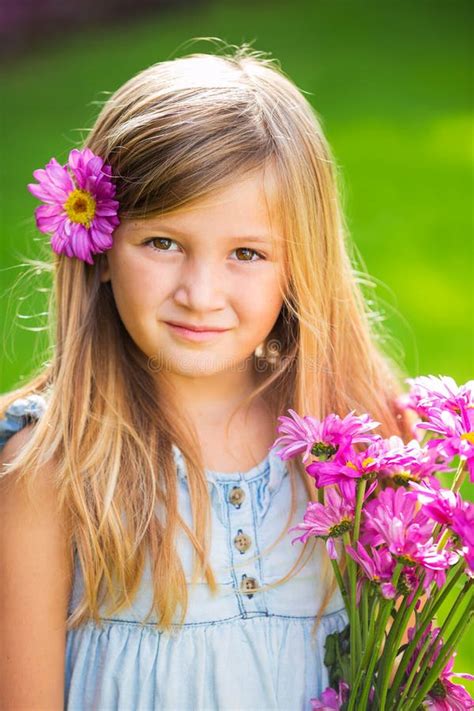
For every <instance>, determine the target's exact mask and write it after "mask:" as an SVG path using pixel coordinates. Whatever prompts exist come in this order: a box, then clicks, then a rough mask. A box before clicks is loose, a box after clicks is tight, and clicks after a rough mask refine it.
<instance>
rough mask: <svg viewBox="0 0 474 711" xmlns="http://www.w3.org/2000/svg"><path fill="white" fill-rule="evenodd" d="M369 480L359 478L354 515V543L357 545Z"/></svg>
mask: <svg viewBox="0 0 474 711" xmlns="http://www.w3.org/2000/svg"><path fill="white" fill-rule="evenodd" d="M366 484H367V481H366V480H365V479H359V481H358V483H357V499H356V508H355V515H354V534H353V536H352V545H353V546H354V547H355V545H356V543H357V541H358V540H359V531H360V518H361V513H362V504H363V503H364V494H365V487H366Z"/></svg>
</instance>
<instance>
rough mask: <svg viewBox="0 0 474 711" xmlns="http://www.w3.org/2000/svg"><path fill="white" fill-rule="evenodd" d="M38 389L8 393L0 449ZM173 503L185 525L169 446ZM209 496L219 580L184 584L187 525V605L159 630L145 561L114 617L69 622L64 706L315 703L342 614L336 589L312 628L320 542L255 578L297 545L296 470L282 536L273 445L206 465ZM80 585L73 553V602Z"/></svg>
mask: <svg viewBox="0 0 474 711" xmlns="http://www.w3.org/2000/svg"><path fill="white" fill-rule="evenodd" d="M45 407H46V402H45V400H44V399H43V398H42V397H41V396H36V395H35V396H33V395H31V396H29V397H28V398H23V399H19V400H17V401H15V402H14V403H13V404H12V405H11V406H10V407H9V408H8V410H7V411H6V413H5V417H4V419H3V420H0V447H1V446H2V445H3V444H4V443H5V442H6V440H7V439H8V437H9V436H11V435H12V434H13V433H14V432H16V431H18V430H19V429H21V427H23V426H24V425H25V424H26V423H27V422H30V421H33V420H35V419H36V418H38V417H39V416H41V414H42V412H43V411H44V408H45ZM173 454H174V458H175V463H176V472H177V477H178V496H179V507H180V513H181V515H182V516H183V518H184V520H185V521H186V523H187V524H188V525H189V526H191V527H192V516H191V506H190V498H189V489H188V479H187V476H188V475H187V471H186V465H185V461H184V458H183V456H182V454H181V452H180V451H179V449H178V448H177V447H176V446H174V447H173ZM206 478H207V482H208V489H209V493H210V497H211V509H212V517H211V526H212V537H211V550H210V563H211V565H212V567H213V570H214V573H215V576H216V581H217V583H218V587H219V593H218V595H217V596H215V595H212V594H211V592H210V591H209V588H208V585H207V583H206V581H205V579H204V578H200V579H198V581H197V583H195V584H194V585H191V575H192V560H193V558H192V551H193V549H192V545H191V543H190V542H189V540H188V539H187V537H186V535H185V534H184V532H182V531H181V532H180V534H179V535H178V538H177V541H176V547H177V551H178V554H179V555H180V558H181V561H182V564H183V568H184V571H185V576H186V580H187V583H188V610H187V615H186V619H185V622H184V624H183V625H178V624H175V625H173V633H172V634H170V633H169V632H160V631H157V630H156V627H155V626H154V625H153V622H156V617H155V615H154V613H153V614H152V615H151V616H150V617H149V619H148V621H147V622H146V623H145V624H143V623H142V620H144V619H145V617H146V616H147V614H148V613H149V611H150V609H151V607H152V585H151V568H150V561H149V560H148V559H147V561H146V565H145V570H144V574H143V577H142V581H141V584H140V587H139V589H138V593H137V596H136V597H135V598H134V599H133V601H132V604H131V606H130V607H128V608H127V609H124V610H122V611H120V612H118V613H115V614H114V615H113V616H107V615H106V614H105V612H104V611H103V608H101V613H100V618H101V622H102V625H101V626H98V625H96V624H95V623H94V622H93V621H87V622H85V623H83V624H82V625H81V626H80V627H79V628H77V629H73V630H69V631H68V632H67V639H66V660H65V661H66V671H65V700H64V708H65V709H67V710H69V711H88V710H89V709H97V710H98V711H116V710H120V711H152V710H153V709H157V710H161V709H163V711H165V710H166V711H178V710H182V711H200V710H203V711H207V710H209V711H211V710H213V711H214V710H219V711H241V710H242V711H263V710H264V709H281V710H283V709H284V710H285V711H300V710H303V711H310V709H311V701H310V699H311V698H317V697H319V696H320V694H321V693H322V691H323V690H324V689H325V688H326V686H327V684H328V674H327V670H326V668H325V665H324V643H325V639H326V636H327V635H328V634H331V633H333V632H336V631H338V632H339V631H341V630H342V629H343V628H344V627H345V626H346V625H347V622H348V619H347V614H346V611H345V609H344V605H343V602H342V598H341V596H340V593H339V591H338V590H337V591H336V592H335V593H334V594H333V596H332V598H331V600H330V602H329V605H328V606H327V607H326V608H325V609H324V614H323V615H322V617H321V620H320V624H319V627H318V629H317V632H316V635H313V634H312V627H313V624H314V622H315V617H316V615H317V613H318V609H319V606H320V604H321V600H322V597H323V594H324V590H325V585H326V584H327V580H324V579H323V577H322V573H323V572H324V571H326V570H327V564H326V562H325V561H323V560H322V553H321V546H320V545H319V544H318V545H317V546H316V547H315V549H314V551H313V553H312V554H311V557H310V559H309V561H308V562H307V563H306V565H305V566H304V567H303V568H302V569H300V570H299V572H298V573H297V574H296V575H294V576H293V577H292V578H290V580H288V581H287V582H285V583H283V584H281V585H278V586H276V587H275V588H270V589H267V590H265V591H255V587H256V586H257V585H266V584H268V583H274V582H276V581H277V580H278V579H280V578H281V577H283V576H284V575H285V574H286V573H287V572H288V571H289V569H290V568H291V566H292V565H293V563H294V562H295V561H296V559H297V557H298V555H299V553H300V552H301V545H302V544H301V543H300V542H299V541H296V542H295V543H294V544H293V545H292V544H291V539H292V538H294V537H295V536H296V535H298V534H297V532H292V533H291V534H290V533H288V532H287V529H288V528H289V527H290V526H293V525H295V524H296V523H298V522H300V521H302V520H303V515H304V512H305V509H306V502H307V494H306V490H305V488H304V485H303V482H301V481H300V479H299V478H298V479H297V482H296V483H297V502H298V505H297V510H296V513H295V516H294V519H293V520H292V521H290V523H289V524H288V526H286V529H285V530H286V532H285V534H284V535H283V536H282V538H281V540H280V541H279V543H278V544H277V545H276V546H275V547H273V548H272V550H271V551H269V552H268V553H265V554H264V555H263V556H262V558H255V555H258V554H259V553H260V552H261V551H263V550H265V549H266V548H267V547H269V546H270V545H271V544H272V543H274V541H275V540H276V539H277V538H278V536H279V535H280V533H281V532H282V530H283V528H285V525H286V520H287V518H288V512H289V506H290V502H291V488H290V473H289V470H288V468H287V466H286V464H285V462H282V461H281V459H280V458H279V457H278V455H277V454H276V451H275V450H274V449H270V450H269V452H268V454H267V456H266V457H265V459H264V460H263V461H261V462H260V463H259V464H257V465H256V466H254V467H253V468H252V469H249V470H248V471H246V472H235V473H225V472H219V471H211V470H207V471H206ZM82 590H83V578H82V573H81V568H80V566H79V563H78V558H77V555H75V574H74V580H73V586H72V591H71V598H70V604H69V612H72V611H73V610H74V609H75V607H76V605H77V603H78V602H79V600H80V597H81V593H82Z"/></svg>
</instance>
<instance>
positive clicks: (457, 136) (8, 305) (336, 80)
mask: <svg viewBox="0 0 474 711" xmlns="http://www.w3.org/2000/svg"><path fill="white" fill-rule="evenodd" d="M471 7H472V4H471V3H469V2H461V1H460V0H456V1H452V2H449V3H447V2H444V1H443V2H439V1H438V0H432V1H429V2H428V1H427V0H418V1H417V2H413V1H410V2H409V1H408V0H398V2H397V3H390V2H385V3H384V2H382V3H380V2H375V1H374V0H367V1H364V2H362V1H360V2H356V1H354V0H353V1H347V0H346V1H343V0H333V1H330V0H326V1H325V2H321V1H318V0H292V2H281V1H277V0H273V1H271V0H267V1H258V0H254V1H253V2H248V0H245V1H244V0H240V1H237V0H232V1H230V0H229V1H227V2H216V1H214V2H210V3H208V4H205V5H201V6H198V7H195V8H194V9H192V10H190V9H186V10H179V11H175V12H172V13H167V14H166V15H161V16H156V17H152V18H150V17H146V18H142V20H140V19H138V20H136V21H134V22H133V23H130V22H126V23H125V24H124V26H123V27H120V26H118V27H117V26H114V27H109V28H106V27H101V28H100V29H94V30H92V31H89V32H87V33H86V34H84V33H81V34H79V35H76V36H73V37H70V36H64V37H63V38H61V39H60V40H57V39H56V40H53V41H49V42H47V43H46V44H45V46H44V47H43V48H42V49H41V50H38V49H37V50H35V51H34V53H32V54H30V55H29V56H27V57H24V58H22V59H21V60H16V61H15V62H12V63H10V65H9V66H8V67H7V68H6V69H5V70H4V71H3V73H2V77H1V79H2V86H3V97H4V102H3V105H4V108H3V114H2V121H3V138H4V144H5V145H4V151H3V158H2V164H3V165H2V175H1V198H2V203H3V206H4V207H3V215H2V235H1V242H0V257H1V264H2V269H1V271H0V279H1V293H2V303H3V304H4V306H3V308H2V310H1V312H0V333H1V334H2V343H3V346H4V348H3V350H4V359H3V361H4V362H3V368H2V373H1V377H2V382H1V388H0V389H1V390H2V391H5V390H8V389H9V388H11V387H13V386H14V385H15V384H16V383H18V382H19V380H20V378H27V377H28V374H29V373H30V372H31V370H32V368H34V367H35V366H37V365H38V364H40V363H41V362H43V361H44V360H45V354H44V352H42V348H43V347H44V342H45V341H44V334H43V333H42V332H41V331H37V330H36V329H38V328H41V327H42V326H44V319H43V318H42V317H41V312H42V311H44V309H45V306H46V296H47V294H46V292H44V291H41V289H42V288H44V287H46V286H47V280H45V279H44V278H43V277H38V282H36V281H25V280H24V279H21V280H20V281H18V279H19V277H20V275H21V273H22V272H23V267H22V262H23V261H24V260H23V257H24V256H27V257H29V258H35V257H38V256H39V254H40V252H39V251H38V250H39V245H40V244H41V243H44V240H47V238H46V237H44V236H39V235H38V233H37V232H36V230H35V228H34V222H33V218H32V214H33V209H34V207H36V205H37V204H38V202H37V201H36V200H35V199H34V198H33V197H32V196H31V195H30V194H29V193H28V192H27V190H26V184H27V183H28V182H31V181H32V180H33V178H32V171H33V170H34V169H35V168H38V167H42V166H44V164H45V163H46V162H47V161H48V160H49V159H50V158H51V156H53V155H54V156H56V157H57V158H58V160H59V162H65V160H66V158H67V155H68V153H69V150H70V149H71V148H72V147H73V146H75V145H77V144H78V142H79V141H80V140H81V136H84V135H85V133H84V130H82V131H81V129H85V128H87V127H89V126H90V125H91V124H92V122H93V120H94V117H95V116H96V114H97V112H98V106H97V104H95V103H94V102H96V101H101V100H103V98H104V95H103V94H102V93H101V92H103V91H109V92H111V91H114V90H115V89H116V88H117V87H118V86H120V84H122V83H123V82H124V81H125V80H126V79H128V78H129V77H130V76H132V75H133V74H135V73H136V72H138V71H140V70H141V69H143V68H145V67H146V66H148V65H149V64H152V63H154V62H157V61H160V60H163V59H168V58H171V57H172V56H176V55H179V54H185V53H187V52H191V51H203V52H211V51H213V46H212V44H210V43H208V42H205V41H201V42H198V43H195V44H193V45H191V46H190V47H188V48H186V47H183V46H182V45H183V43H185V42H187V41H188V40H190V39H191V38H193V37H208V36H212V37H219V38H222V39H224V40H225V41H227V42H229V43H235V44H239V43H241V42H244V41H245V42H250V43H252V46H253V47H254V48H255V49H258V50H264V51H269V52H271V53H272V55H273V56H275V57H277V58H278V59H279V60H280V62H281V65H282V68H283V69H284V70H285V71H286V72H287V74H289V75H290V77H291V78H292V79H293V80H294V81H295V82H296V84H297V85H298V86H299V87H300V89H302V90H303V91H305V92H308V93H307V96H308V98H309V99H310V101H311V102H312V104H313V106H314V107H315V108H316V110H317V112H318V114H319V116H320V117H321V119H322V122H323V127H324V129H325V132H326V135H327V137H328V139H329V142H330V144H331V146H332V148H333V151H334V154H335V158H336V160H337V163H338V166H339V169H340V172H341V177H342V187H343V199H344V205H345V211H346V214H347V221H348V225H349V228H350V231H351V234H352V238H353V240H354V243H355V245H356V247H357V249H358V251H359V252H360V254H361V256H362V259H363V261H364V262H365V265H366V268H367V270H368V272H369V274H370V275H371V277H373V280H374V283H375V284H376V288H375V289H371V290H370V293H371V295H370V298H371V299H373V300H374V303H375V306H376V308H377V309H378V310H379V312H380V313H381V315H382V316H383V318H384V319H385V324H386V327H387V331H388V333H389V334H390V341H389V349H390V351H391V352H392V353H393V354H395V355H396V357H397V359H398V360H399V362H400V363H401V364H402V366H403V367H404V368H405V370H406V372H407V373H408V374H409V375H410V376H415V375H421V374H428V373H432V374H449V375H452V376H453V377H454V378H455V379H457V380H458V382H463V381H465V380H467V379H468V378H469V377H472V371H473V369H472V365H473V362H474V357H473V356H474V343H473V292H472V277H473V269H472V265H473V262H472V257H473V254H472V235H473V229H472V228H473V218H472V187H473V170H472V99H473V80H472V53H471V49H470V43H471V41H472V30H471V28H472V10H471ZM14 282H15V288H14V289H13V290H12V289H11V287H12V285H13V284H14ZM463 492H464V494H465V495H468V496H469V495H472V487H471V488H469V487H468V486H467V485H465V486H464V487H463ZM473 652H474V644H473V643H472V642H470V641H468V639H467V638H465V639H464V641H463V643H462V645H461V648H460V652H459V655H458V660H457V663H456V669H457V670H458V671H459V670H461V671H469V670H470V671H472V668H471V669H469V667H470V660H471V659H472V656H473ZM467 686H468V687H469V688H470V689H471V693H472V692H473V691H474V684H467Z"/></svg>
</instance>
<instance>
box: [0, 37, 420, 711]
mask: <svg viewBox="0 0 474 711" xmlns="http://www.w3.org/2000/svg"><path fill="white" fill-rule="evenodd" d="M68 176H69V177H68ZM35 177H36V178H37V179H38V181H39V185H38V184H35V185H32V186H30V190H31V192H33V193H34V194H35V195H36V196H37V197H39V198H40V199H43V200H44V201H45V202H46V205H44V206H42V207H41V208H38V211H37V224H38V227H39V228H40V229H41V230H42V231H45V232H48V233H52V241H51V246H52V247H53V251H54V253H55V254H54V261H53V275H54V277H53V278H54V285H53V296H54V298H53V299H52V301H51V322H52V324H53V325H54V338H53V343H52V350H51V359H50V361H49V362H48V363H47V364H46V366H45V367H44V369H43V370H41V371H40V372H39V373H38V374H37V376H36V377H35V378H34V379H33V380H32V381H31V382H29V383H28V384H27V385H24V386H22V387H21V388H19V389H17V390H15V391H14V392H12V393H10V394H7V395H5V396H4V397H3V400H2V402H1V403H0V404H1V407H0V411H1V413H2V416H3V419H2V420H1V427H2V429H1V439H0V443H1V444H2V445H4V448H3V454H2V456H3V464H4V466H3V477H2V479H1V488H0V501H1V511H0V514H1V515H0V549H1V565H2V571H1V572H2V580H3V586H2V590H1V600H2V611H3V619H2V625H1V632H0V636H1V640H2V645H3V648H2V662H1V663H2V677H1V678H2V681H1V687H2V688H1V695H2V699H3V703H4V708H5V709H26V708H28V709H31V708H35V709H39V708H41V709H48V710H50V709H59V708H63V704H64V707H65V708H67V709H81V710H82V709H101V710H105V709H107V710H111V709H123V710H127V711H128V710H130V709H141V710H147V711H148V710H150V709H160V710H161V709H173V710H174V711H175V710H177V709H186V710H191V709H219V710H224V709H227V710H229V709H246V710H249V709H253V710H256V709H258V710H262V709H291V710H292V711H293V710H295V709H309V708H311V702H310V699H311V698H314V697H318V696H319V695H320V694H321V692H322V691H323V689H324V688H325V687H326V686H327V682H328V678H327V671H326V667H325V665H324V652H325V650H324V644H325V640H326V637H327V635H328V634H331V633H333V632H338V631H341V630H342V629H344V627H345V626H346V624H347V617H346V613H345V611H344V610H343V607H344V606H343V603H342V600H341V598H340V596H339V594H338V593H336V592H335V590H336V586H335V584H334V581H333V580H332V576H331V574H330V566H329V565H328V560H327V555H326V553H325V549H324V546H321V545H320V543H318V544H317V545H316V544H315V539H312V540H311V541H308V542H307V543H306V544H305V545H304V546H303V545H302V544H298V545H294V546H292V545H291V536H290V535H289V534H288V529H289V527H290V526H292V525H295V524H296V523H298V522H300V521H301V520H302V518H303V514H304V511H305V508H306V503H307V501H308V499H312V500H314V499H315V498H317V491H316V490H315V489H314V487H313V485H312V483H311V481H310V479H309V477H308V476H307V474H306V472H305V470H304V466H303V465H302V464H299V463H298V464H297V463H295V462H294V461H293V460H292V461H289V462H288V463H284V462H283V461H282V460H281V459H280V458H279V457H278V455H277V451H276V449H275V447H274V446H273V443H274V440H275V438H276V436H277V417H278V416H279V415H281V414H285V413H286V411H287V410H288V408H293V409H295V410H296V411H297V412H301V413H307V414H312V415H314V416H316V417H323V416H325V415H327V414H329V413H330V412H335V413H338V414H340V415H341V416H343V415H345V414H347V412H348V411H349V410H353V409H355V410H356V411H358V412H369V413H370V414H371V415H372V416H373V417H374V418H375V419H377V420H378V421H380V422H381V423H382V426H381V433H382V434H385V435H388V434H389V433H394V434H401V435H402V436H404V437H407V436H408V435H409V432H408V424H407V423H406V422H405V421H404V420H402V418H401V415H400V414H399V413H398V412H397V409H396V406H395V400H396V397H397V396H398V394H399V391H400V389H401V388H400V385H399V383H400V382H401V374H399V373H397V371H396V368H395V366H394V365H393V364H392V363H390V362H389V361H388V359H387V358H386V357H385V356H384V355H383V354H382V352H381V350H380V349H379V347H378V344H377V339H376V337H375V334H374V333H373V332H372V329H371V325H370V318H369V317H370V314H369V312H368V309H367V308H366V306H365V304H364V302H363V298H362V296H361V292H360V290H359V286H358V283H357V280H356V277H355V272H354V271H353V269H352V267H351V262H350V258H349V256H348V252H347V245H346V237H345V228H344V222H343V216H342V214H341V209H340V204H339V199H338V193H337V187H336V170H335V166H334V161H333V159H332V157H331V153H330V149H329V147H328V145H327V142H326V140H325V138H324V135H323V132H322V129H321V126H320V124H319V122H318V119H317V117H316V115H315V112H314V110H313V109H312V107H311V106H310V104H309V103H308V102H307V100H306V99H305V98H304V96H303V95H302V93H301V92H300V91H299V90H298V89H297V88H296V86H295V85H294V84H293V83H292V82H291V81H290V79H289V78H287V77H286V76H285V74H284V73H283V72H282V71H281V69H280V68H279V67H278V66H277V64H276V63H275V62H273V61H272V60H271V59H269V58H268V57H265V56H264V55H263V54H262V53H259V52H256V51H254V50H250V49H249V47H248V46H246V45H243V46H241V47H237V48H234V49H233V50H232V51H229V52H227V54H225V53H223V54H222V55H207V54H199V53H196V54H191V55H188V56H185V57H182V58H179V59H175V60H172V61H165V62H161V63H158V64H155V65H153V66H151V67H149V68H148V69H146V70H144V71H142V72H140V73H139V74H138V75H136V76H134V77H132V78H131V79H130V80H129V81H127V82H126V83H125V84H124V85H123V86H122V87H121V88H119V89H118V91H116V92H115V94H113V95H112V96H111V97H110V98H109V100H108V101H107V102H106V103H105V105H104V106H103V108H102V111H101V113H100V115H99V117H98V118H97V120H96V122H95V125H94V126H93V128H92V130H91V131H90V134H89V136H88V138H87V140H86V142H85V146H84V150H82V151H78V150H73V151H72V152H71V154H70V156H69V163H68V166H67V168H62V167H61V166H60V165H59V164H58V163H57V161H56V160H55V159H52V161H51V162H50V163H49V164H48V166H47V167H46V170H45V171H35ZM55 201H56V202H55ZM93 255H94V256H93ZM25 679H27V680H28V683H27V684H24V680H25Z"/></svg>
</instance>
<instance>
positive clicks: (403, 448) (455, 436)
mask: <svg viewBox="0 0 474 711" xmlns="http://www.w3.org/2000/svg"><path fill="white" fill-rule="evenodd" d="M407 382H408V383H409V385H410V386H411V390H410V392H409V393H408V395H406V396H404V397H403V398H402V399H401V402H400V405H401V406H402V407H405V408H409V409H411V410H413V411H414V412H415V413H417V415H418V417H419V421H418V422H417V423H416V424H415V425H414V428H413V434H414V438H413V439H412V440H411V441H410V442H408V443H407V444H405V443H404V442H403V440H402V439H401V438H400V437H398V436H393V437H389V438H388V439H384V438H382V437H381V436H380V435H377V434H375V433H374V431H373V430H374V429H375V428H376V427H377V426H378V425H379V423H378V422H375V421H373V420H372V419H371V418H370V417H369V416H368V415H366V414H364V415H361V416H357V415H355V414H354V412H351V413H350V414H348V415H347V416H346V417H344V418H343V419H341V418H340V417H338V416H337V415H334V414H332V415H329V416H328V417H326V418H325V419H324V420H322V421H320V420H317V419H315V418H314V417H311V416H299V415H298V414H297V413H296V412H294V411H293V410H289V413H290V415H291V417H280V418H279V421H280V425H279V427H278V432H279V433H280V434H281V436H280V437H278V438H277V440H276V442H275V445H281V449H279V451H278V453H279V456H280V457H281V458H282V459H283V460H287V459H290V458H292V457H295V456H299V455H302V459H303V462H304V463H305V464H306V463H307V462H308V460H310V461H309V462H308V464H307V466H306V471H307V473H308V474H309V475H310V476H311V477H313V478H314V480H315V484H316V486H317V487H318V489H319V495H318V501H317V502H316V501H314V502H313V501H311V502H309V503H308V507H307V510H306V513H305V515H304V520H303V522H302V523H300V524H299V525H298V526H295V527H293V528H291V529H290V531H295V530H298V531H299V532H300V533H301V535H300V536H298V537H297V538H294V539H293V541H292V542H293V543H295V541H297V540H299V541H303V542H304V541H306V539H307V538H308V537H309V536H315V537H317V538H321V539H323V540H324V541H325V543H326V548H327V552H328V554H329V557H330V559H331V562H332V566H333V570H334V574H335V577H336V580H337V582H338V585H339V588H340V590H341V593H342V597H343V600H344V604H345V606H346V609H347V613H348V617H349V626H348V628H346V629H345V630H343V631H342V632H341V633H339V634H338V633H335V634H334V635H330V636H329V637H328V638H327V641H326V656H325V663H326V665H327V667H328V671H329V683H330V686H329V688H328V689H326V690H325V691H324V692H323V694H322V696H321V698H320V699H311V702H312V708H313V709H341V710H343V711H362V710H364V711H365V709H377V711H402V710H403V711H418V710H419V709H422V708H426V709H436V710H437V711H438V710H439V711H441V710H443V711H444V710H446V711H447V710H448V709H454V710H456V709H471V708H473V707H474V703H473V699H472V697H471V696H470V695H469V694H468V692H467V691H466V690H465V689H464V687H462V686H461V685H459V684H455V683H453V682H452V679H453V677H465V678H468V679H474V676H472V675H470V674H454V673H453V663H454V657H455V654H456V651H455V650H456V646H457V644H458V643H459V640H460V639H461V636H462V635H463V633H464V632H465V631H466V629H467V627H468V625H469V623H470V621H471V619H472V615H473V612H474V604H473V594H472V593H473V580H474V504H472V503H470V502H468V501H463V499H462V498H461V495H460V494H459V488H460V486H461V484H462V482H463V480H464V478H465V476H466V474H467V473H469V477H470V480H471V482H474V381H469V382H468V383H466V384H465V385H462V386H460V387H459V386H458V385H457V384H456V383H455V381H454V380H453V379H452V378H449V377H441V376H440V377H438V378H437V377H434V376H427V377H419V378H415V379H409V380H408V381H407ZM440 472H444V473H448V474H449V473H452V474H453V478H452V486H451V487H450V488H443V487H442V486H441V483H440V481H439V479H438V478H437V477H436V475H437V474H438V473H440ZM453 596H454V600H453V602H452V604H451V605H450V608H449V612H448V613H447V614H446V617H445V619H444V620H443V621H442V623H440V624H441V626H440V627H434V626H433V625H434V624H435V620H437V618H438V616H439V615H440V613H441V610H442V605H443V603H445V602H446V601H447V600H451V599H452V597H453ZM412 621H414V623H413V624H412V625H411V622H412ZM410 625H411V626H410Z"/></svg>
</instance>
